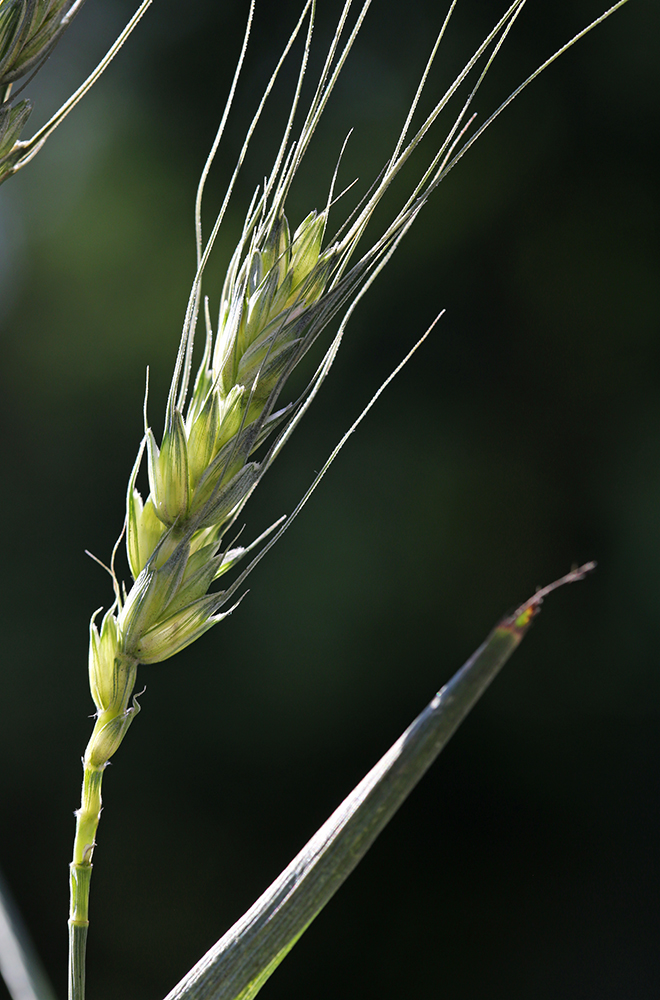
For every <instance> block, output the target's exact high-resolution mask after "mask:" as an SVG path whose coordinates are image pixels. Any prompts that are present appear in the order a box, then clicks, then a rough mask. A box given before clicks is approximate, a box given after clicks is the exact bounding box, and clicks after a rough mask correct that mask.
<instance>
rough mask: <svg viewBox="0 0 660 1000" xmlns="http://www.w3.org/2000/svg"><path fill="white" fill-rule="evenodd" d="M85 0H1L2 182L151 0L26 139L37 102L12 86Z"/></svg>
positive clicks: (37, 64) (37, 145)
mask: <svg viewBox="0 0 660 1000" xmlns="http://www.w3.org/2000/svg"><path fill="white" fill-rule="evenodd" d="M84 3H85V0H0V184H2V182H3V181H5V180H7V178H8V177H11V175H12V174H15V173H16V172H17V171H18V170H20V168H21V167H23V166H25V164H26V163H29V161H30V160H31V159H32V157H33V156H34V155H35V154H36V153H37V152H38V151H39V150H40V149H41V147H42V146H43V144H44V142H45V141H46V139H47V138H48V136H49V135H50V134H51V132H53V131H54V130H55V129H56V128H57V126H58V125H59V124H60V122H61V121H63V119H64V118H65V117H66V116H67V114H68V113H69V111H71V109H72V108H73V107H74V106H75V105H76V104H77V103H78V101H79V100H80V98H81V97H82V96H83V95H84V94H85V93H87V91H88V90H89V89H90V87H91V86H92V84H94V83H95V82H96V80H97V79H98V78H99V76H100V75H101V73H102V72H103V71H104V69H105V68H106V67H107V66H108V64H109V63H110V62H111V60H112V59H113V58H114V55H115V54H116V53H117V52H118V51H119V49H120V48H121V46H122V45H123V43H124V41H125V40H126V38H127V37H128V35H129V34H130V33H131V31H132V30H133V28H134V27H135V25H136V24H137V22H138V21H139V19H140V17H142V14H143V13H144V11H145V10H146V9H147V7H148V6H149V5H150V3H151V0H145V2H144V3H143V4H142V6H141V7H140V9H139V11H138V12H137V14H136V15H135V17H133V18H132V19H131V21H130V22H129V25H127V28H126V29H125V30H124V31H123V32H122V34H121V35H120V37H119V38H118V39H117V41H116V42H115V44H114V45H113V46H112V47H111V49H110V50H109V52H108V53H107V54H106V56H105V57H104V58H103V59H102V60H101V62H100V63H99V65H98V66H97V67H96V69H95V70H94V71H93V73H92V74H91V75H90V76H89V78H88V79H87V80H86V81H85V83H84V84H83V85H82V87H80V88H79V89H78V90H77V91H76V93H75V94H74V95H73V96H72V97H71V98H70V99H69V100H68V101H66V103H65V104H63V105H62V107H61V108H60V109H59V111H57V112H56V114H55V115H54V116H53V117H52V118H51V119H50V121H49V122H48V123H47V124H46V125H44V126H43V127H42V128H41V129H39V131H38V132H37V133H36V134H35V135H33V136H32V138H31V139H29V140H27V141H22V140H21V139H20V135H21V132H22V131H23V127H24V126H25V123H26V122H27V120H28V118H29V117H30V114H31V112H32V105H31V103H30V101H29V100H26V99H23V100H22V101H14V100H13V98H12V97H11V91H12V87H13V85H14V83H15V82H16V81H17V80H20V79H21V77H23V76H26V75H27V74H28V73H32V75H34V74H35V73H36V72H37V71H38V70H39V69H40V68H41V66H43V64H44V63H45V61H46V59H47V58H48V56H49V55H50V53H51V52H52V50H53V48H54V47H55V45H56V44H57V42H58V41H59V40H60V38H61V37H62V35H63V34H64V32H65V31H66V29H67V28H68V27H69V25H70V24H71V22H72V21H73V19H74V17H75V16H76V14H77V13H78V11H79V10H80V8H81V7H82V5H83V4H84ZM30 79H31V78H30ZM28 82H29V81H28ZM24 86H25V84H24ZM21 89H23V88H21Z"/></svg>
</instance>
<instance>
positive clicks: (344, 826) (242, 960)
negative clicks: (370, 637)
mask: <svg viewBox="0 0 660 1000" xmlns="http://www.w3.org/2000/svg"><path fill="white" fill-rule="evenodd" d="M594 565H595V564H593V563H587V564H586V565H585V566H583V567H580V569H576V570H573V571H572V572H571V573H568V574H567V575H566V576H565V577H562V578H561V579H560V580H557V581H556V582H555V583H552V584H550V585H549V586H548V587H545V588H543V590H540V591H539V592H538V593H537V594H536V595H535V596H534V597H532V598H531V599H530V600H529V601H527V602H525V604H523V605H521V607H520V608H518V609H517V610H516V611H515V612H514V614H513V615H510V616H508V617H506V618H504V619H502V621H501V622H499V623H498V625H497V626H496V627H495V628H494V629H493V631H492V632H491V633H490V635H489V636H488V637H487V638H486V640H485V641H484V642H483V643H482V644H481V646H480V647H479V648H478V649H477V650H476V652H475V653H474V654H473V655H472V656H471V657H470V658H469V660H467V662H466V663H465V664H464V665H463V666H462V667H461V669H460V670H459V671H458V672H457V673H456V674H455V675H454V676H453V677H452V678H451V680H450V681H449V682H448V683H447V684H446V685H445V686H444V687H443V688H442V689H441V690H440V691H439V692H438V693H437V694H436V695H435V697H434V698H433V699H432V700H431V702H430V703H429V704H428V705H427V706H426V708H425V709H424V710H423V711H422V712H421V713H420V714H419V715H418V716H417V718H416V719H415V720H414V722H413V723H412V724H411V725H410V726H409V727H408V728H407V729H406V730H405V732H404V733H403V734H402V735H401V736H400V737H399V739H398V740H397V741H396V742H395V743H394V744H393V746H392V747H391V748H390V749H389V750H388V751H387V753H386V754H385V755H384V756H383V757H382V758H381V759H380V760H379V761H378V763H377V764H376V765H375V767H373V768H372V769H371V771H369V773H368V774H367V775H366V777H364V778H363V779H362V781H361V782H360V783H359V784H358V785H357V786H356V788H354V789H353V791H352V792H351V793H350V794H349V795H348V796H347V797H346V799H344V801H343V802H342V803H341V805H340V806H339V807H338V808H337V809H336V810H335V811H334V812H333V813H332V815H331V816H330V818H329V819H328V820H326V822H325V823H324V824H323V826H322V827H321V828H320V829H319V830H318V831H317V833H316V834H315V835H314V836H313V837H312V838H311V840H310V841H309V842H308V843H307V844H306V845H305V847H304V848H303V849H302V851H300V853H299V854H298V855H297V856H296V857H295V858H294V859H293V861H292V862H291V864H290V865H289V866H288V867H287V868H286V869H285V870H284V871H283V872H282V874H281V875H280V876H279V877H278V878H277V879H276V880H275V881H274V882H273V883H272V885H271V886H270V887H269V888H268V889H267V890H266V891H265V892H264V893H263V895H262V896H261V897H260V898H259V899H258V900H257V901H256V903H254V905H253V906H252V907H251V908H250V909H249V910H248V911H247V913H245V914H244V915H243V917H241V918H240V920H238V921H237V922H236V923H235V924H234V926H233V927H232V928H230V930H229V931H227V933H226V934H225V935H224V936H223V937H222V938H221V939H220V940H219V941H218V942H217V943H216V944H215V945H214V946H213V947H212V948H211V949H210V950H209V951H208V952H207V953H206V955H204V956H203V957H202V958H201V959H200V961H199V962H198V963H197V965H195V966H193V968H192V969H191V970H190V972H188V974H187V975H186V976H184V978H183V979H182V980H181V982H180V983H179V984H178V985H177V986H175V987H174V989H173V990H172V991H171V992H170V993H168V995H167V997H166V998H165V1000H252V998H253V997H254V996H256V994H257V993H258V992H259V990H260V989H261V987H262V986H263V984H264V983H265V982H266V980H267V979H268V978H269V976H270V975H271V974H272V972H274V970H275V969H276V968H277V966H278V965H279V964H280V962H281V961H282V959H283V958H284V957H285V956H286V955H287V954H288V952H289V951H290V950H291V948H292V947H293V946H294V944H295V943H296V942H297V941H298V939H299V938H300V936H301V935H302V934H303V933H304V931H305V930H306V928H307V927H308V926H309V925H310V923H311V922H312V920H313V919H314V918H315V917H316V916H317V915H318V913H320V911H321V910H322V909H323V907H324V906H325V904H326V903H327V902H328V901H329V899H330V898H331V897H332V896H333V895H334V893H335V892H336V891H337V889H338V888H339V887H340V885H341V884H342V883H343V882H344V880H345V879H346V878H347V877H348V875H349V874H350V873H351V872H352V870H353V869H354V868H355V867H356V865H357V864H358V862H359V861H360V860H361V859H362V857H363V856H364V855H365V854H366V852H367V850H368V849H369V847H370V846H371V844H372V843H373V842H374V840H375V839H376V837H377V836H378V834H379V833H380V832H381V830H382V829H383V828H384V827H385V826H386V825H387V823H388V822H389V820H390V818H391V817H392V816H393V815H394V813H395V812H396V811H397V809H398V808H399V806H400V805H401V804H402V803H403V802H404V800H405V799H406V798H407V796H408V795H409V794H410V792H411V791H412V790H413V788H414V787H415V785H416V784H417V782H418V781H419V780H420V779H421V778H422V776H423V775H424V773H425V772H426V771H427V769H428V768H429V767H430V766H431V764H432V763H433V761H434V760H435V758H436V757H437V756H438V754H439V753H440V751H441V750H442V749H443V747H444V746H445V745H446V744H447V742H448V741H449V739H450V738H451V736H452V735H453V734H454V732H455V731H456V729H458V727H459V725H460V724H461V722H462V721H463V719H464V718H465V717H466V716H467V714H468V713H469V712H470V710H471V709H472V708H473V707H474V705H475V704H476V703H477V701H478V700H479V698H480V697H481V695H482V694H483V693H484V692H485V690H486V689H487V688H488V686H489V685H490V684H491V682H492V681H493V680H494V678H495V677H496V676H497V674H498V672H499V671H500V669H501V668H502V667H503V666H504V664H505V663H506V661H507V660H508V659H509V657H510V656H511V654H512V653H513V652H514V651H515V649H516V648H517V647H518V645H519V644H520V642H521V640H522V638H523V636H524V635H525V633H526V632H527V630H528V628H529V626H530V624H531V622H532V620H533V618H534V617H535V615H536V613H537V612H538V609H539V607H540V604H541V602H542V601H543V598H544V597H545V596H546V595H547V594H548V593H550V592H551V591H552V590H554V589H556V588H557V587H558V586H561V585H562V584H564V583H572V582H574V581H576V580H581V579H582V578H583V577H584V576H585V575H586V574H587V573H588V572H590V571H591V570H592V569H593V568H594Z"/></svg>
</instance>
